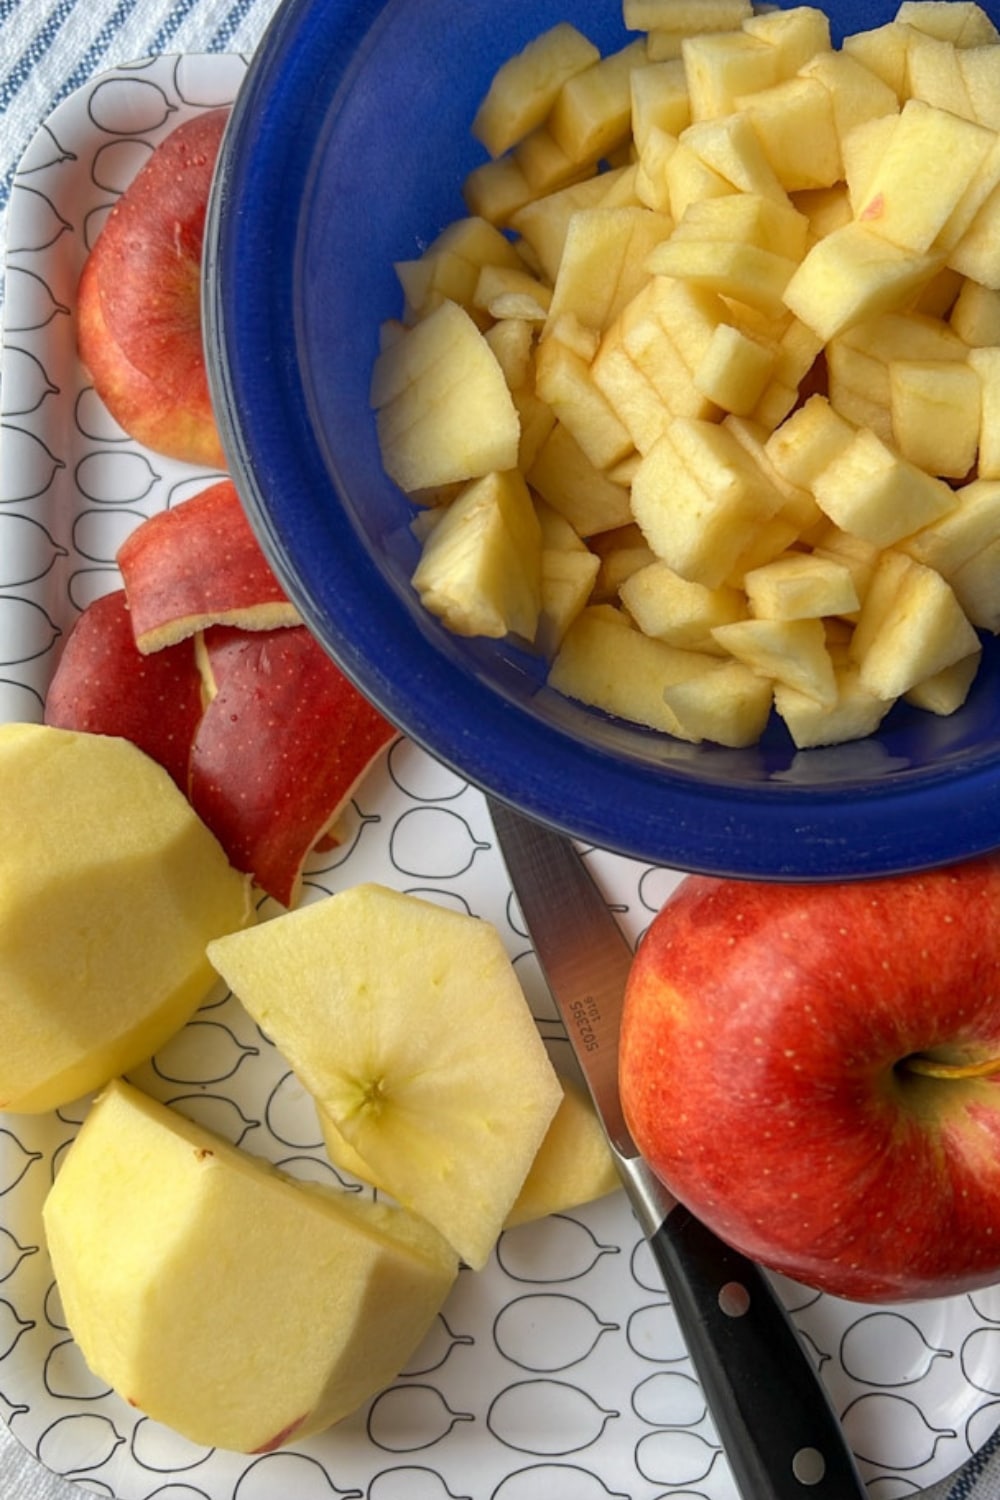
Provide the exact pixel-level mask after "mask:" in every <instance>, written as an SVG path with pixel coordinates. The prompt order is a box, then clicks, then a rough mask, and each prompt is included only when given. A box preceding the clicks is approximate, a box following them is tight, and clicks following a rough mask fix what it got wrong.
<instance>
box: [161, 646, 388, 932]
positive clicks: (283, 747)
mask: <svg viewBox="0 0 1000 1500" xmlns="http://www.w3.org/2000/svg"><path fill="white" fill-rule="evenodd" d="M199 658H200V660H201V662H202V663H203V671H204V673H205V676H206V678H207V680H208V682H209V684H210V691H211V690H214V696H212V698H211V701H210V703H209V704H208V707H207V708H206V710H205V713H204V715H203V716H202V719H201V722H200V723H199V725H198V729H197V732H196V733H195V736H194V740H193V743H192V746H191V756H190V763H189V780H188V796H189V798H190V801H191V805H192V806H193V807H194V809H195V811H196V812H197V813H198V814H199V816H200V817H201V818H202V819H203V821H204V822H205V823H207V824H208V826H209V828H211V830H212V832H213V833H214V834H215V836H216V838H217V839H218V840H219V842H220V843H221V844H222V846H223V848H224V849H225V850H226V853H227V854H228V856H229V859H230V861H231V862H232V863H233V864H234V865H235V866H236V868H237V869H239V870H244V871H246V872H247V873H249V874H251V875H252V876H253V877H254V879H255V880H256V882H257V884H258V885H259V886H260V887H261V888H262V889H263V890H265V891H266V892H267V893H268V894H269V895H270V896H273V897H274V899H275V900H276V901H280V902H281V903H282V905H283V906H293V905H294V904H295V901H296V898H297V896H298V893H299V890H300V887H301V882H302V867H303V865H304V863H305V860H306V857H307V855H308V854H309V852H310V850H311V849H312V848H313V846H314V845H315V844H316V842H317V840H318V839H319V838H320V837H321V835H322V834H324V833H325V832H326V831H327V830H328V829H329V828H330V827H331V825H332V824H333V823H335V822H336V820H337V818H338V816H339V815H340V813H341V811H342V809H343V808H344V806H345V804H346V803H347V802H348V801H349V799H350V797H351V795H352V793H353V792H354V790H355V788H356V787H357V785H358V783H359V782H360V780H361V778H362V777H363V776H364V774H365V772H366V771H367V770H368V768H369V767H370V765H371V764H372V762H373V760H374V759H375V758H376V756H377V755H379V753H380V752H381V751H382V750H384V749H385V747H386V746H387V745H388V744H389V743H390V742H391V741H392V740H393V739H395V737H396V730H395V729H394V728H393V726H392V725H391V724H390V723H389V722H388V720H386V719H384V718H383V717H382V715H381V714H380V713H379V712H378V710H377V709H376V708H374V707H373V706H372V705H371V704H370V703H369V702H368V700H367V699H366V698H365V697H363V695H362V694H361V693H359V692H358V690H357V688H355V687H354V685H353V684H352V683H351V682H350V681H349V680H348V679H347V678H346V677H345V676H344V674H343V673H342V672H341V670H340V668H339V667H338V666H336V665H335V663H334V662H333V661H332V660H331V659H330V657H328V656H327V655H326V653H325V652H324V651H323V649H322V647H321V646H319V645H318V644H317V642H316V641H315V640H314V639H313V637H312V636H311V635H310V634H309V632H308V631H307V630H306V628H305V626H303V625H299V626H293V627H290V628H286V629H278V630H264V631H249V632H247V631H242V630H238V629H231V628H227V627H225V626H217V627H215V628H214V629H212V630H208V631H206V632H205V634H204V636H203V638H202V642H201V645H200V648H199Z"/></svg>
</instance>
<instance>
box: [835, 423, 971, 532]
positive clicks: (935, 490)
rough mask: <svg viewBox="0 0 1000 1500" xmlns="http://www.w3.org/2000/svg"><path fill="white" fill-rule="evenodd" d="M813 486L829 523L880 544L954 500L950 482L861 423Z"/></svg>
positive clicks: (942, 510)
mask: <svg viewBox="0 0 1000 1500" xmlns="http://www.w3.org/2000/svg"><path fill="white" fill-rule="evenodd" d="M812 488H813V494H814V495H815V497H816V500H817V503H818V504H819V506H820V508H821V510H823V511H824V512H825V513H826V515H828V516H829V517H830V520H831V521H834V522H835V523H836V524H837V525H838V526H840V527H842V528H843V529H844V531H852V532H854V534H855V535H856V536H860V537H863V538H864V540H865V541H868V542H874V543H875V544H876V545H877V546H879V547H889V546H891V545H892V544H893V542H897V541H899V540H900V538H901V537H904V536H910V535H911V534H912V533H913V532H914V531H919V530H920V529H921V527H923V526H927V525H929V524H930V523H931V522H932V521H935V520H937V519H938V517H940V516H943V515H946V514H947V513H948V511H949V510H951V509H952V507H953V506H954V504H955V495H954V491H953V490H952V489H951V488H950V486H949V485H947V484H946V483H945V482H944V481H943V480H941V479H936V478H935V477H934V476H933V475H931V474H925V473H924V472H923V470H922V469H918V468H917V467H916V466H915V465H914V464H911V463H909V462H907V460H906V459H904V458H900V456H899V455H898V454H897V453H894V452H893V450H892V449H891V448H887V447H886V445H885V444H884V443H883V442H882V441H881V440H880V439H879V438H877V437H876V436H875V434H874V433H873V432H871V431H870V430H869V429H867V428H864V427H862V428H860V429H859V430H858V431H857V432H856V433H854V435H853V437H852V438H851V440H850V442H849V443H848V444H847V446H846V447H845V448H844V449H843V450H842V451H841V452H840V453H839V454H838V455H837V456H836V457H835V458H834V459H832V460H831V462H830V463H829V464H827V466H826V468H825V469H823V471H822V472H821V473H820V474H818V475H817V476H816V478H815V480H814V481H813V487H812Z"/></svg>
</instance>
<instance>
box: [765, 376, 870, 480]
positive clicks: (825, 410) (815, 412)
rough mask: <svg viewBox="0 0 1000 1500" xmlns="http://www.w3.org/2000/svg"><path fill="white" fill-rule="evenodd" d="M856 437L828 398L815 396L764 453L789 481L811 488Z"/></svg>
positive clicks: (778, 431) (777, 431) (777, 432)
mask: <svg viewBox="0 0 1000 1500" xmlns="http://www.w3.org/2000/svg"><path fill="white" fill-rule="evenodd" d="M853 436H854V428H853V427H852V425H851V423H850V422H847V421H845V420H844V418H843V417H841V416H840V415H838V413H837V412H836V411H834V409H833V407H832V406H831V405H830V402H829V400H828V399H827V398H826V396H822V395H815V396H810V397H809V400H808V401H806V402H805V403H804V405H802V406H800V407H799V409H798V410H797V411H795V412H793V413H792V415H791V416H790V417H788V419H787V420H786V421H785V422H783V423H782V424H781V426H780V427H778V428H776V429H775V431H774V432H773V433H772V434H771V436H770V437H769V438H768V439H767V441H766V443H765V444H764V452H765V453H766V455H767V457H768V458H769V460H770V461H771V463H772V464H773V465H774V467H775V469H776V470H777V471H778V473H779V474H780V475H781V477H782V478H783V479H784V480H786V482H788V483H789V484H794V485H798V486H799V487H801V488H802V489H811V488H812V486H813V483H814V482H815V480H816V478H817V476H818V475H819V474H821V473H822V472H823V470H824V469H825V468H826V467H827V465H828V464H830V463H831V462H832V461H833V459H834V458H835V457H836V455H837V454H838V453H839V452H840V451H841V449H843V448H844V447H846V446H847V444H848V443H849V442H850V441H851V439H852V437H853Z"/></svg>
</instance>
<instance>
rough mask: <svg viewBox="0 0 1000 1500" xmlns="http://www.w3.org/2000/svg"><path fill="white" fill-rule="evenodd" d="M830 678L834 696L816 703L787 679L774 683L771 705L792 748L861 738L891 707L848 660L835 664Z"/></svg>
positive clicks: (869, 732) (872, 730)
mask: <svg viewBox="0 0 1000 1500" xmlns="http://www.w3.org/2000/svg"><path fill="white" fill-rule="evenodd" d="M834 680H835V683H836V689H837V696H836V700H835V701H834V702H833V703H832V704H824V703H820V702H818V701H817V699H816V698H814V697H811V696H810V695H809V694H808V693H803V692H800V691H799V690H798V689H797V688H793V687H789V686H788V684H787V683H783V682H779V683H776V684H775V689H774V707H775V710H776V712H777V713H778V715H779V717H780V718H781V719H783V720H784V723H785V726H786V728H787V729H788V732H789V734H790V735H791V737H792V740H793V742H794V744H795V747H796V749H798V750H807V749H810V748H812V747H814V746H818V745H842V744H844V743H845V742H846V741H849V740H859V739H864V738H865V737H866V736H867V735H869V734H874V733H875V730H876V729H877V728H878V726H879V724H880V723H881V722H882V720H883V719H884V718H885V716H886V714H887V713H888V711H889V709H890V708H891V707H892V704H891V702H890V701H889V700H888V699H886V698H881V697H879V696H877V695H876V694H875V693H873V692H871V691H869V690H868V689H867V688H865V687H863V686H862V684H861V679H860V674H859V671H858V668H857V667H856V666H854V665H852V664H847V665H844V666H838V667H835V669H834Z"/></svg>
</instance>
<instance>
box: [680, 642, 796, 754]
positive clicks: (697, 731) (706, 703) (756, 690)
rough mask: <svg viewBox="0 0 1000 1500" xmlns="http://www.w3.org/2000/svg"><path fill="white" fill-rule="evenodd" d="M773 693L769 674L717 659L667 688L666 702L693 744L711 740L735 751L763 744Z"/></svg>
mask: <svg viewBox="0 0 1000 1500" xmlns="http://www.w3.org/2000/svg"><path fill="white" fill-rule="evenodd" d="M709 659H710V660H711V658H709ZM772 698H773V691H772V686H771V683H770V682H769V681H768V680H767V679H766V678H764V677H761V676H760V675H759V674H758V673H757V672H755V671H753V670H752V669H751V668H749V667H747V666H745V665H744V664H743V663H742V662H739V661H733V660H729V661H718V660H716V661H714V662H712V664H711V666H708V667H706V668H705V670H704V671H703V672H699V673H698V674H697V675H696V676H692V677H688V678H685V679H684V680H683V681H682V682H672V683H668V684H667V685H666V686H665V687H664V689H663V701H664V703H665V704H666V706H667V708H668V709H669V710H670V712H671V713H672V714H673V716H674V719H675V720H676V725H675V728H674V731H673V733H674V735H675V736H676V738H678V739H682V740H688V741H690V742H691V743H692V744H700V743H701V742H702V741H703V740H711V741H712V742H713V743H714V744H717V745H725V746H726V747H727V748H729V749H731V750H738V749H740V748H741V747H742V746H744V745H755V744H756V743H757V741H758V740H759V739H760V737H761V735H762V734H763V732H764V726H765V725H766V724H767V720H768V717H769V715H770V712H771V703H772Z"/></svg>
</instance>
